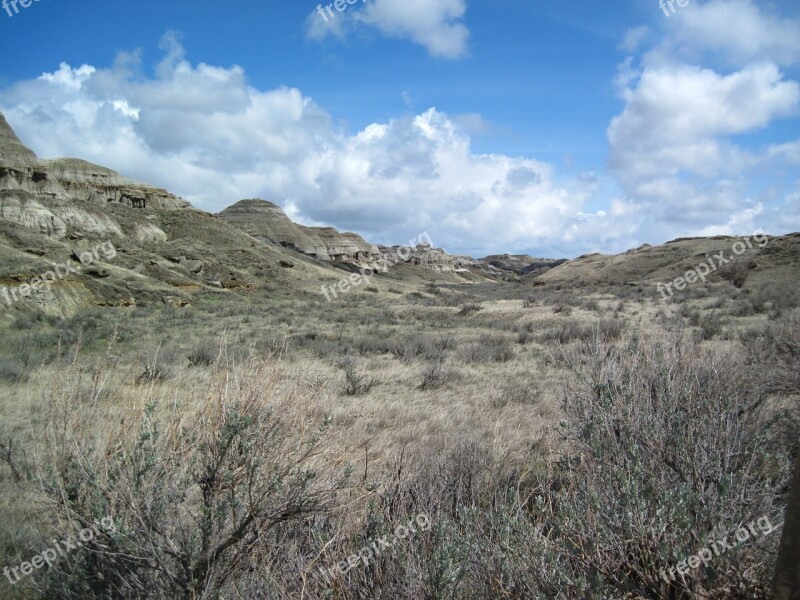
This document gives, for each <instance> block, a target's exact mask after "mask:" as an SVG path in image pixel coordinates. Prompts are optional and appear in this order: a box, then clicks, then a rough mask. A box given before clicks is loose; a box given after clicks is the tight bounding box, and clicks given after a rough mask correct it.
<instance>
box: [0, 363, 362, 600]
mask: <svg viewBox="0 0 800 600" xmlns="http://www.w3.org/2000/svg"><path fill="white" fill-rule="evenodd" d="M248 375H249V376H247V377H235V376H234V377H232V376H231V374H230V373H220V374H219V375H218V376H217V378H216V379H215V380H214V383H213V384H212V387H211V388H210V389H208V390H205V391H202V392H200V394H201V397H200V398H191V399H190V398H182V399H181V401H180V402H178V401H176V402H174V403H173V402H165V403H164V405H163V406H157V404H156V403H155V402H153V401H150V400H148V401H146V402H145V403H144V405H145V407H144V408H143V409H142V410H141V411H137V412H139V414H138V415H137V422H136V426H134V427H131V424H122V425H117V428H116V429H115V431H114V432H113V434H112V435H108V436H103V437H102V440H104V441H101V439H100V438H99V437H98V436H96V435H95V434H96V429H95V428H94V427H92V425H94V424H95V423H97V422H103V423H106V424H107V426H108V425H110V424H112V423H118V422H119V419H118V417H117V416H116V415H117V414H118V413H115V412H114V409H113V408H105V409H103V408H98V407H95V409H96V410H95V409H91V410H90V409H89V407H87V406H77V405H76V404H75V402H74V401H73V396H74V393H73V392H72V391H71V390H70V389H65V390H63V391H62V392H61V393H60V394H59V395H58V398H57V403H58V405H57V406H53V407H51V410H52V414H51V415H50V417H51V418H52V419H53V422H54V423H55V422H56V421H55V419H58V423H59V427H51V428H48V429H47V432H46V434H45V436H46V437H45V442H46V444H47V452H45V453H43V454H42V455H39V454H38V453H23V452H22V451H20V452H19V453H18V452H16V451H14V448H20V447H22V448H24V447H25V445H26V444H25V443H22V444H16V445H15V446H12V445H10V444H6V443H5V441H4V440H5V439H6V438H5V436H0V442H2V443H0V447H2V449H3V458H4V459H5V462H6V463H7V464H9V465H10V466H11V468H12V472H13V473H15V474H16V475H17V476H18V477H20V478H23V479H24V480H27V481H29V482H30V483H31V484H33V485H34V486H36V488H37V489H38V490H40V491H41V493H43V494H44V495H45V497H46V499H47V500H48V501H49V503H50V505H51V506H53V507H54V509H55V511H56V516H57V518H54V519H52V523H53V527H54V528H55V531H53V532H51V534H50V535H48V536H47V537H46V538H44V537H43V539H42V541H41V544H40V545H41V546H42V547H45V546H44V544H45V543H47V544H48V547H49V545H51V544H52V542H50V541H49V540H51V539H52V538H53V537H56V538H57V539H70V538H72V539H74V538H75V531H76V530H77V529H78V528H88V527H89V526H90V525H91V524H92V523H96V522H97V520H98V519H101V518H103V519H106V518H109V519H111V522H112V523H113V527H111V528H109V529H102V530H101V529H99V528H98V530H96V535H94V536H93V538H92V539H90V540H89V541H84V542H83V543H81V544H79V545H78V547H77V548H75V549H73V550H72V551H71V554H70V556H69V560H60V561H55V562H54V563H53V565H52V566H51V567H50V568H48V569H42V570H41V571H39V572H38V573H36V574H35V575H33V577H36V578H37V582H36V583H37V587H39V588H40V590H41V594H42V596H41V597H43V598H61V599H64V600H79V599H80V600H85V599H96V600H101V599H103V600H105V599H109V598H153V599H155V600H172V599H176V598H227V597H237V596H238V594H237V593H235V592H234V590H232V589H231V587H234V588H235V587H236V586H238V585H242V583H243V582H245V581H247V579H248V577H249V575H250V573H252V571H253V563H254V560H257V558H258V556H259V555H260V545H261V544H262V543H264V539H265V537H266V536H269V535H274V532H275V531H279V530H281V529H282V528H286V527H287V526H289V525H290V524H292V523H294V522H300V523H302V524H304V525H305V524H306V522H307V521H308V520H311V519H315V518H319V517H321V516H323V515H324V514H325V513H326V512H327V511H328V510H329V509H330V508H331V507H332V505H333V499H334V491H335V490H336V489H338V488H339V487H341V486H342V485H343V484H344V481H345V479H341V480H334V481H330V482H325V481H322V480H321V478H320V477H319V473H318V471H317V468H318V463H319V459H318V455H319V454H320V452H321V449H322V445H321V441H322V440H323V439H324V436H325V435H326V431H327V429H328V426H329V424H330V421H329V420H327V419H326V420H325V421H323V422H322V424H321V425H320V427H319V428H312V429H310V430H306V428H305V427H304V426H299V425H305V422H304V421H302V422H301V423H300V424H298V423H291V422H289V420H288V419H289V417H288V416H287V414H288V411H285V410H284V411H281V410H276V408H275V406H274V403H272V402H270V397H271V393H272V389H274V387H277V385H276V382H275V380H274V379H273V377H272V375H271V374H270V372H269V371H268V370H267V369H266V367H265V366H263V365H256V366H254V367H252V368H251V369H249V370H248ZM187 400H192V401H193V402H191V403H190V405H192V406H195V407H197V408H198V410H197V411H189V412H186V411H185V406H186V401H187ZM98 411H99V412H98ZM98 442H101V443H100V445H98ZM33 454H36V457H35V458H31V455H33ZM45 455H46V456H47V457H48V458H49V459H52V462H47V459H45V458H44V457H45ZM37 461H38V462H37ZM346 475H347V472H345V476H346ZM37 547H38V546H37ZM250 597H253V596H250Z"/></svg>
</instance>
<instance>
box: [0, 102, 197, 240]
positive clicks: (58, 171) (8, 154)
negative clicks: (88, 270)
mask: <svg viewBox="0 0 800 600" xmlns="http://www.w3.org/2000/svg"><path fill="white" fill-rule="evenodd" d="M0 190H18V191H24V192H28V193H29V194H32V195H33V197H34V198H36V199H37V200H39V201H44V200H55V201H78V202H87V203H95V204H105V203H108V202H116V203H119V204H124V205H126V206H130V207H131V208H141V209H145V208H160V209H166V210H178V209H182V208H189V207H190V206H191V205H190V204H189V203H188V202H187V201H186V200H183V199H182V198H179V197H177V196H174V195H173V194H170V193H169V192H167V191H166V190H163V189H160V188H156V187H153V186H151V185H147V184H145V183H141V182H138V181H135V180H133V179H128V178H126V177H122V176H121V175H120V174H119V173H117V172H116V171H112V170H111V169H106V168H105V167H101V166H99V165H95V164H92V163H90V162H86V161H84V160H79V159H75V158H59V159H54V160H39V159H38V158H37V157H36V154H34V153H33V152H32V151H31V150H30V149H29V148H26V147H25V146H24V145H23V144H22V142H21V141H20V140H19V138H18V137H17V135H16V134H15V133H14V131H13V130H12V129H11V127H10V126H9V124H8V122H7V121H6V119H5V117H4V116H3V115H2V113H0ZM106 229H107V227H106Z"/></svg>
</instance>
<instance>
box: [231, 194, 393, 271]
mask: <svg viewBox="0 0 800 600" xmlns="http://www.w3.org/2000/svg"><path fill="white" fill-rule="evenodd" d="M218 216H219V218H220V219H222V220H224V221H225V222H226V223H228V224H230V225H233V226H234V227H236V228H237V229H240V230H241V231H244V232H245V233H247V234H248V235H250V236H252V237H254V238H256V239H257V240H259V241H261V242H264V243H266V244H275V245H279V246H283V247H284V248H291V249H292V250H296V251H297V252H301V253H303V254H306V255H308V256H313V257H314V258H317V259H319V260H326V261H340V262H352V263H356V264H359V265H365V264H367V263H369V262H370V261H372V260H375V259H377V258H378V257H380V252H379V250H378V247H377V246H374V245H372V244H369V243H367V242H366V241H365V240H364V239H363V238H362V237H361V236H360V235H357V234H355V233H340V232H338V231H337V230H336V229H334V228H333V227H306V226H304V225H298V224H297V223H294V222H292V221H291V219H289V217H287V216H286V213H284V212H283V209H282V208H281V207H280V206H278V205H277V204H273V203H272V202H267V201H266V200H261V199H259V198H253V199H249V200H241V201H239V202H237V203H236V204H234V205H233V206H229V207H228V208H226V209H225V210H223V211H222V212H221V213H219V215H218Z"/></svg>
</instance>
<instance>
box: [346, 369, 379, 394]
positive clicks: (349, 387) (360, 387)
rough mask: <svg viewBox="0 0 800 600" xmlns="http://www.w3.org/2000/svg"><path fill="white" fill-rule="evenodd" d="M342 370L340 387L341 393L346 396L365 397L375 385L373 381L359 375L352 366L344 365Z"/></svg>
mask: <svg viewBox="0 0 800 600" xmlns="http://www.w3.org/2000/svg"><path fill="white" fill-rule="evenodd" d="M343 369H344V384H343V385H342V392H343V393H344V394H345V395H346V396H365V395H367V394H369V391H370V390H371V389H372V387H373V386H374V385H375V380H374V379H372V378H370V377H367V376H366V375H360V374H359V373H358V371H356V368H355V367H354V366H353V365H346V366H344V367H343Z"/></svg>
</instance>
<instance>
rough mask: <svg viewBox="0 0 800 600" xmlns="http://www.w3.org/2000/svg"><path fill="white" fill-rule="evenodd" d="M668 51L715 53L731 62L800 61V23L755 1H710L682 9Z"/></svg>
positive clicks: (675, 17) (677, 16) (673, 17)
mask: <svg viewBox="0 0 800 600" xmlns="http://www.w3.org/2000/svg"><path fill="white" fill-rule="evenodd" d="M668 23H669V24H670V25H673V26H674V28H673V29H672V31H671V36H670V37H669V38H668V40H667V42H668V43H667V44H666V45H665V48H668V51H669V52H671V53H675V52H692V51H711V52H714V53H716V54H717V56H719V57H721V58H723V59H724V60H725V61H726V62H728V63H735V64H744V63H747V62H750V61H753V60H759V61H761V60H766V61H770V62H774V63H777V64H779V65H782V66H785V65H790V64H794V63H796V62H797V61H798V60H800V21H798V20H797V19H790V18H785V17H781V16H779V15H776V14H773V13H772V12H770V11H769V9H767V8H764V7H759V6H756V4H755V3H754V2H753V1H752V0H710V1H709V2H705V3H702V4H700V3H696V2H694V3H692V4H690V5H689V6H687V7H686V8H683V9H680V10H679V11H678V12H677V13H676V14H675V15H674V16H672V17H670V20H669V21H668Z"/></svg>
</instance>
